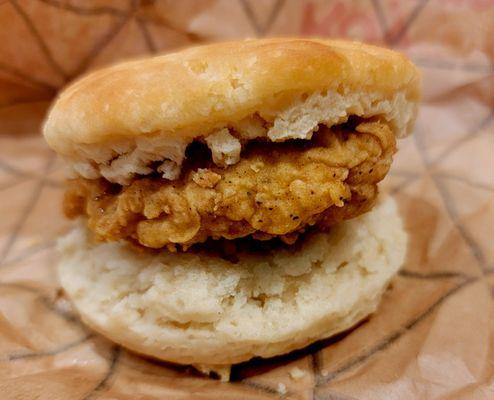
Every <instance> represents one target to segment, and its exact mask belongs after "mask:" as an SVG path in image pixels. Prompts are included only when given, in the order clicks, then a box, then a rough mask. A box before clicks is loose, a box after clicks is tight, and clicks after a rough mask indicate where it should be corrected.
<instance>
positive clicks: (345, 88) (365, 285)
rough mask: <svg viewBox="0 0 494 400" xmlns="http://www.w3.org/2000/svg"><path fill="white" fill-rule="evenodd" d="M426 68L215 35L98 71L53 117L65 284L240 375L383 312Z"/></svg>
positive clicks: (147, 338) (153, 344) (120, 329)
mask: <svg viewBox="0 0 494 400" xmlns="http://www.w3.org/2000/svg"><path fill="white" fill-rule="evenodd" d="M419 83H420V79H419V74H418V72H417V69H416V68H415V67H414V66H413V65H412V64H411V63H410V62H409V61H408V60H407V59H406V58H405V57H404V56H402V55H400V54H398V53H395V52H393V51H390V50H386V49H382V48H378V47H374V46H368V45H364V44H360V43H353V42H345V41H332V40H309V39H268V40H247V41H238V42H230V43H222V44H213V45H208V46H201V47H195V48H190V49H186V50H183V51H180V52H177V53H173V54H168V55H164V56H158V57H152V58H147V59H142V60H138V61H131V62H126V63H123V64H119V65H116V66H113V67H110V68H106V69H103V70H100V71H97V72H94V73H92V74H90V75H88V76H86V77H84V78H82V79H80V80H79V81H77V82H75V83H74V84H72V85H71V86H70V87H68V88H67V89H66V90H65V91H63V92H62V93H61V94H60V96H59V97H58V99H57V100H56V102H55V104H54V105H53V107H52V109H51V111H50V113H49V115H48V118H47V120H46V123H45V126H44V135H45V138H46V140H47V142H48V143H49V145H50V146H51V147H52V148H53V149H54V150H55V151H56V152H58V153H59V154H60V155H61V156H62V157H63V158H64V159H65V160H67V162H68V164H69V165H70V167H71V169H72V171H73V174H72V175H73V176H72V178H71V179H70V180H69V181H68V183H67V190H66V193H65V198H64V211H65V213H66V215H67V216H68V217H70V218H77V220H78V225H77V228H76V229H75V230H74V231H72V232H71V233H70V234H68V235H67V236H66V237H65V238H64V239H63V240H62V241H61V242H60V246H59V247H60V252H61V261H60V265H59V274H60V280H61V283H62V286H63V288H64V290H65V291H66V293H67V294H68V296H69V297H70V298H71V300H72V301H73V303H74V305H75V307H76V308H77V310H78V312H79V313H80V315H81V317H82V319H83V320H84V321H85V322H86V323H87V324H88V325H89V326H91V327H92V328H93V329H95V330H96V331H98V332H100V333H102V334H103V335H105V336H107V337H109V338H110V339H112V340H113V341H115V342H117V343H119V344H121V345H123V346H125V347H127V348H129V349H132V350H134V351H136V352H139V353H141V354H145V355H149V356H152V357H155V358H159V359H163V360H167V361H171V362H174V363H180V364H192V365H195V366H196V367H198V368H200V369H202V370H205V371H211V370H212V371H217V372H219V373H220V374H221V375H222V376H223V377H224V378H227V376H228V371H229V367H230V365H231V364H235V363H239V362H242V361H245V360H248V359H250V358H252V357H256V356H260V357H271V356H274V355H278V354H282V353H286V352H289V351H291V350H294V349H298V348H301V347H304V346H306V345H308V344H309V343H312V342H314V341H316V340H319V339H323V338H326V337H329V336H331V335H334V334H335V333H338V332H341V331H343V330H345V329H348V328H350V327H351V326H352V325H354V324H356V323H357V322H358V321H360V320H362V319H363V318H364V317H366V316H367V315H369V314H370V313H372V312H373V311H375V309H376V307H377V304H378V302H379V299H380V297H381V294H382V293H383V291H384V289H385V288H386V286H387V284H388V283H389V281H390V279H391V277H392V276H393V274H394V273H395V272H396V271H397V270H398V268H399V267H400V265H401V264H402V262H403V260H404V256H405V251H406V234H405V233H404V231H403V228H402V224H401V221H400V219H399V216H398V213H397V209H396V206H395V204H394V202H393V200H392V199H389V198H388V199H379V200H378V199H377V197H378V196H377V193H378V189H377V184H378V183H379V181H381V180H382V179H383V178H384V177H385V175H386V173H387V172H388V170H389V168H390V166H391V162H392V157H393V154H394V153H395V152H396V140H397V139H398V138H401V137H404V136H406V135H407V134H409V133H410V131H411V129H412V125H413V122H414V119H415V115H416V112H417V102H418V98H419V92H420V90H419V89H420V88H419V86H420V85H419Z"/></svg>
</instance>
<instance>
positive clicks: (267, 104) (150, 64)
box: [43, 39, 420, 184]
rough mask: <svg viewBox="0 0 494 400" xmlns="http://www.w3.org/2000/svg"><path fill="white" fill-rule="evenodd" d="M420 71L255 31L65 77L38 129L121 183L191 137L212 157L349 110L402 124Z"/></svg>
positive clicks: (167, 161) (76, 163)
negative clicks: (254, 35) (248, 36)
mask: <svg viewBox="0 0 494 400" xmlns="http://www.w3.org/2000/svg"><path fill="white" fill-rule="evenodd" d="M419 97H420V75H419V72H418V70H417V68H416V67H415V66H414V65H413V64H412V63H411V62H410V61H409V60H408V59H407V58H406V57H405V56H403V55H401V54H399V53H397V52H394V51H391V50H387V49H383V48H378V47H375V46H370V45H365V44H362V43H357V42H347V41H340V40H316V39H263V40H245V41H235V42H228V43H219V44H212V45H207V46H200V47H194V48H189V49H186V50H183V51H179V52H176V53H172V54H167V55H163V56H157V57H152V58H146V59H142V60H137V61H130V62H125V63H122V64H119V65H115V66H112V67H109V68H105V69H102V70H99V71H96V72H93V73H91V74H89V75H87V76H85V77H83V78H81V79H79V80H78V81H76V82H74V83H73V84H72V85H70V86H69V87H68V88H67V89H66V90H64V91H63V92H62V93H61V94H60V95H59V97H58V99H57V100H56V102H55V103H54V105H53V107H52V109H51V110H50V112H49V115H48V117H47V119H46V122H45V125H44V129H43V133H44V136H45V138H46V140H47V142H48V143H49V145H50V146H51V147H52V148H53V149H54V150H55V151H57V152H58V153H59V154H61V155H62V156H63V157H64V158H65V159H67V160H68V161H69V163H70V164H71V166H72V167H73V169H74V171H75V172H76V174H78V175H79V176H82V177H84V178H88V179H95V178H99V177H101V176H103V177H104V178H106V179H107V180H109V181H111V182H115V183H120V184H126V183H128V182H129V181H130V180H131V179H132V178H133V177H134V176H135V175H146V174H148V173H151V172H152V171H153V170H155V169H157V171H159V172H160V173H161V174H162V176H163V177H164V178H167V179H176V178H178V176H179V175H180V169H181V165H182V163H183V161H184V158H185V151H186V148H187V146H188V145H189V144H190V143H191V142H192V141H194V140H199V141H202V142H205V143H206V144H207V145H208V147H209V148H210V150H211V152H212V156H213V161H214V163H215V164H217V165H219V166H227V165H231V164H235V163H236V162H238V160H239V158H240V157H241V150H242V146H244V145H245V144H246V143H247V142H248V141H251V140H264V141H267V142H269V141H272V142H281V141H286V140H290V139H310V138H311V137H312V134H313V133H314V132H315V131H317V129H318V127H319V126H320V125H325V126H327V127H331V126H334V125H338V124H342V123H345V122H346V121H348V119H349V118H350V117H353V116H355V117H359V118H363V119H368V118H378V119H379V120H381V121H385V122H386V123H387V124H388V125H389V127H390V129H391V130H392V131H393V134H394V135H395V136H396V137H404V136H406V135H407V134H409V133H410V131H411V129H412V125H413V121H414V119H415V115H416V112H417V103H418V100H419Z"/></svg>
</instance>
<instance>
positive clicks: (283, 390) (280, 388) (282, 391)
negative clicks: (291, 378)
mask: <svg viewBox="0 0 494 400" xmlns="http://www.w3.org/2000/svg"><path fill="white" fill-rule="evenodd" d="M276 390H277V391H278V393H279V394H281V395H283V394H286V385H285V384H284V383H281V382H279V383H278V388H277V389H276Z"/></svg>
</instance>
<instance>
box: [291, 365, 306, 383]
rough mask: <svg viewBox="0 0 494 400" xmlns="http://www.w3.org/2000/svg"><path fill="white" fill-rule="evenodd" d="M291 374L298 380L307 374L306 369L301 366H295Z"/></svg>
mask: <svg viewBox="0 0 494 400" xmlns="http://www.w3.org/2000/svg"><path fill="white" fill-rule="evenodd" d="M289 374H290V377H291V378H292V379H293V380H295V381H298V380H300V379H302V378H303V377H304V376H305V371H302V370H301V369H300V368H299V367H293V368H292V369H291V370H290V372H289Z"/></svg>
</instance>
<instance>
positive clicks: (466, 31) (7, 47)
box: [0, 0, 494, 400]
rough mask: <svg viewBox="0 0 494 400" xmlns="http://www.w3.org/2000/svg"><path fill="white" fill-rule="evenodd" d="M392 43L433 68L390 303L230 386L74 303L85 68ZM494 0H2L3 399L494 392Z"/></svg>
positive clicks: (408, 144) (407, 155)
mask: <svg viewBox="0 0 494 400" xmlns="http://www.w3.org/2000/svg"><path fill="white" fill-rule="evenodd" d="M265 35H271V36H276V35H318V36H331V37H335V36H336V37H348V38H356V39H361V40H366V41H370V42H376V43H381V44H384V45H388V46H391V47H394V48H397V49H399V50H401V51H403V52H405V53H407V54H408V55H409V56H410V57H411V58H412V59H413V60H414V61H415V62H416V63H417V64H418V65H419V66H420V67H421V69H422V72H423V77H424V102H423V105H422V108H421V112H420V115H419V118H418V122H417V126H416V129H415V133H414V135H413V136H412V137H410V138H407V139H405V140H402V141H401V142H400V151H399V153H398V155H397V156H396V161H395V163H394V165H393V168H392V171H391V173H390V175H389V176H388V177H387V178H386V180H385V181H384V182H383V186H384V187H385V188H386V190H389V191H390V192H391V193H392V194H393V195H394V196H395V197H396V198H397V199H398V202H399V204H400V210H401V214H402V216H403V218H404V220H405V224H406V228H407V230H408V231H409V233H410V238H411V240H410V247H409V253H408V259H407V261H406V263H405V265H404V267H403V269H402V270H401V272H400V273H399V275H398V276H397V277H396V279H395V280H394V281H393V283H392V285H391V287H390V288H389V290H388V291H387V292H386V293H385V296H384V299H383V302H382V304H381V306H380V308H379V310H378V312H377V313H376V314H375V315H373V316H371V317H370V318H369V319H367V320H366V321H365V322H363V323H361V324H360V325H359V326H358V327H356V328H355V329H352V330H351V331H349V332H346V333H344V334H342V335H339V336H338V337H336V338H332V339H329V340H327V341H324V342H321V343H316V344H314V345H312V346H310V347H308V348H306V349H303V350H300V351H298V352H295V353H292V354H289V355H286V356H282V357H279V358H275V359H269V360H252V361H250V362H247V363H244V364H241V365H238V366H235V367H234V368H233V375H232V376H233V378H234V381H233V382H231V383H220V382H218V381H215V380H212V379H208V378H205V377H202V376H200V375H199V374H197V373H195V372H194V371H192V370H191V369H190V368H187V367H180V366H174V365H170V364H166V363H162V362H158V361H151V360H146V359H144V358H141V357H139V356H136V355H134V354H132V353H130V352H128V351H126V350H124V349H122V348H120V347H118V346H116V345H114V344H112V343H110V342H108V341H107V340H105V339H104V338H102V337H100V336H98V335H97V334H95V333H93V332H91V331H89V330H88V329H86V328H85V327H84V326H83V325H81V323H80V322H79V320H78V318H77V316H76V315H75V314H74V313H73V311H72V309H71V307H70V304H69V303H68V302H67V300H66V299H65V298H64V297H63V295H62V293H61V291H60V288H59V286H58V284H57V279H56V275H55V269H54V265H55V254H54V244H55V239H56V237H57V235H59V234H60V233H61V232H63V231H64V230H65V229H67V226H68V224H67V222H66V221H65V220H64V218H63V216H62V214H61V211H60V202H61V197H62V192H63V176H64V171H63V163H62V162H61V160H60V159H58V158H56V157H55V155H54V154H53V153H52V152H51V151H50V150H49V149H48V148H47V146H46V145H45V144H44V142H43V139H42V137H41V136H40V133H39V132H40V122H41V119H42V117H43V115H44V113H45V111H46V108H47V106H48V104H49V102H50V100H51V99H52V98H53V96H54V95H55V94H56V92H57V90H58V89H59V88H60V87H62V86H63V85H64V84H66V83H67V82H68V81H70V80H71V79H73V78H74V77H76V76H78V75H79V74H81V73H83V72H84V71H87V70H90V69H94V68H97V67H99V66H101V65H104V64H108V63H110V62H114V61H116V60H121V59H125V58H129V57H133V56H137V55H142V54H152V53H155V52H161V51H166V50H170V49H173V48H177V47H182V46H185V45H189V44H198V43H202V42H206V41H213V40H220V39H225V38H234V37H256V36H265ZM493 58H494V3H493V2H492V1H489V0H444V1H439V0H435V1H434V0H430V1H422V0H421V1H398V0H380V1H379V0H374V1H370V0H369V1H295V0H286V1H283V0H274V1H268V0H262V1H252V0H251V1H248V0H242V1H230V0H223V1H221V0H201V1H195V0H194V1H192V0H189V1H124V0H121V1H120V0H112V1H103V0H87V1H82V0H81V1H76V0H73V1H68V0H24V1H23V0H12V1H0V211H1V214H0V215H1V218H0V393H1V396H0V397H1V398H2V399H34V398H36V399H137V398H139V399H189V398H190V399H192V398H194V399H196V398H200V399H273V398H285V399H341V400H343V399H441V400H444V399H492V398H494V363H493V360H494V349H493V344H494V322H493V321H494V319H493V318H492V316H493V307H492V306H493V293H494V290H493V285H494V273H493V272H494V113H493V109H494V67H493V63H492V61H493Z"/></svg>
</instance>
